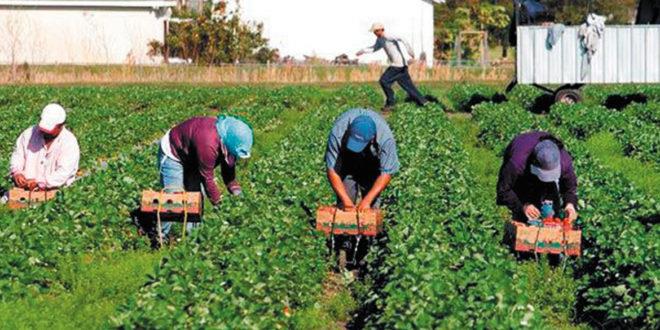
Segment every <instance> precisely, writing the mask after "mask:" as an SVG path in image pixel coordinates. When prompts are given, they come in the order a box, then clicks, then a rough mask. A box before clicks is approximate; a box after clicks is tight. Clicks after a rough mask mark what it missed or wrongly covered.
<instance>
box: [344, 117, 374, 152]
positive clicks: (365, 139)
mask: <svg viewBox="0 0 660 330" xmlns="http://www.w3.org/2000/svg"><path fill="white" fill-rule="evenodd" d="M375 136H376V123H375V122H374V120H373V119H371V118H369V116H364V115H362V116H358V117H356V118H355V119H353V122H352V123H351V124H350V125H349V126H348V142H347V143H346V147H347V148H348V150H350V151H352V152H361V151H362V150H364V148H365V147H366V146H367V144H369V141H371V140H372V139H373V138H374V137H375Z"/></svg>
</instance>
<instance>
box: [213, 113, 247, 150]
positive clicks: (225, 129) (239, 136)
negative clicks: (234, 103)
mask: <svg viewBox="0 0 660 330" xmlns="http://www.w3.org/2000/svg"><path fill="white" fill-rule="evenodd" d="M215 128H216V130H217V131H218V135H219V136H220V139H222V143H223V144H224V145H225V147H226V148H227V151H228V152H229V154H230V155H231V156H233V157H235V158H237V159H243V158H249V157H250V152H251V151H252V145H253V143H254V134H253V132H252V128H251V127H250V126H249V125H248V124H246V123H245V122H244V121H242V120H240V119H238V118H236V117H232V116H225V115H220V116H218V120H217V121H216V122H215Z"/></svg>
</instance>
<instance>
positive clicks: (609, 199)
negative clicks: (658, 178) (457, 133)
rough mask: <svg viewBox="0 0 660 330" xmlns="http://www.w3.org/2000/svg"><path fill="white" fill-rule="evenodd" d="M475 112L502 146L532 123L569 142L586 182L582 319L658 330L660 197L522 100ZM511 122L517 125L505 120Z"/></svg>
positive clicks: (580, 264) (578, 266)
mask: <svg viewBox="0 0 660 330" xmlns="http://www.w3.org/2000/svg"><path fill="white" fill-rule="evenodd" d="M507 107H509V109H508V111H507ZM553 111H554V110H553ZM608 111H609V110H608ZM498 117H499V118H498ZM474 118H475V120H476V121H477V123H478V125H479V127H480V130H481V131H482V135H481V136H480V138H481V139H482V142H483V143H484V144H486V145H489V146H491V147H493V148H494V149H495V150H502V149H503V148H504V147H505V146H506V144H507V143H508V142H509V141H510V139H511V138H512V137H513V136H515V135H517V134H519V133H521V132H523V131H525V130H529V129H539V128H544V127H545V128H546V129H550V130H551V131H552V132H553V133H555V134H556V135H557V136H559V137H560V138H562V139H563V140H564V142H565V144H566V145H567V146H568V150H569V151H570V153H571V154H572V156H573V160H574V165H575V167H576V171H577V174H578V177H579V182H580V186H579V191H578V193H579V196H580V199H581V200H580V203H579V206H580V210H579V212H580V213H581V219H580V221H581V223H582V226H583V255H582V257H581V258H580V259H578V260H577V262H576V263H575V264H574V273H575V276H576V279H577V290H576V297H577V303H576V308H577V317H578V319H579V320H583V321H587V322H590V323H592V324H594V325H595V326H599V327H627V328H629V327H642V326H643V327H647V328H656V327H657V326H658V317H657V306H658V303H659V301H658V298H657V297H658V296H659V295H658V290H659V287H658V283H657V272H658V267H657V260H659V259H658V258H659V257H660V255H659V254H660V245H659V243H658V242H660V241H659V239H660V237H659V234H660V232H659V231H658V227H657V225H655V224H654V221H655V220H653V219H657V214H658V212H659V210H660V203H659V202H658V201H657V200H656V199H655V197H654V196H649V195H645V194H644V193H642V192H640V191H639V190H638V189H637V188H636V187H634V186H633V185H632V184H631V183H630V182H629V181H627V180H626V179H625V176H623V175H620V174H619V173H618V172H616V171H614V170H612V169H606V168H604V167H603V166H602V165H601V164H600V163H599V162H598V161H597V159H596V158H594V157H593V155H591V154H590V153H589V152H588V151H587V149H585V147H584V145H583V144H582V143H581V142H579V141H578V140H576V139H575V138H574V137H573V134H572V133H571V132H570V131H569V130H566V129H565V128H564V127H553V125H552V123H551V122H547V121H545V120H544V119H543V117H538V118H536V120H533V119H530V118H529V117H525V116H524V115H523V113H522V112H521V110H520V109H519V108H518V107H517V106H516V105H513V104H509V105H499V106H488V105H484V106H480V107H479V109H478V110H477V112H476V113H475V117H474ZM571 119H572V120H580V117H578V116H572V117H568V115H566V116H565V117H562V121H561V122H562V123H566V122H567V121H569V120H571ZM507 121H513V122H515V123H516V125H504V124H503V123H506V122H507ZM585 127H589V125H587V126H585Z"/></svg>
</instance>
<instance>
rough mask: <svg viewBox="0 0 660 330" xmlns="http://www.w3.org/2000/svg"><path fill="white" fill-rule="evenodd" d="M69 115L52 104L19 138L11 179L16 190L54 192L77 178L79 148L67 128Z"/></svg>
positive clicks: (13, 156) (13, 154)
mask: <svg viewBox="0 0 660 330" xmlns="http://www.w3.org/2000/svg"><path fill="white" fill-rule="evenodd" d="M65 122H66V111H65V110H64V108H62V106H60V105H59V104H49V105H47V106H46V107H45V108H44V109H43V111H42V112H41V120H40V121H39V124H38V125H36V126H32V127H30V128H28V129H26V130H25V131H23V133H21V135H20V136H19V137H18V140H17V141H16V147H15V149H14V152H13V153H12V155H11V164H10V170H11V176H12V179H13V181H14V184H15V185H16V187H19V188H23V189H29V190H51V189H57V188H60V187H62V186H68V185H70V184H71V183H73V181H74V180H75V178H76V172H77V171H78V162H79V161H80V148H79V146H78V140H76V137H75V136H74V135H73V133H71V132H70V131H69V130H68V129H66V127H65V124H64V123H65Z"/></svg>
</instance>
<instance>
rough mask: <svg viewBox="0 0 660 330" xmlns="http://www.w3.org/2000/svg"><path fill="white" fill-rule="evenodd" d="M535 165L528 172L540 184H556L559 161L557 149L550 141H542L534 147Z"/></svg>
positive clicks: (559, 170) (559, 168)
mask: <svg viewBox="0 0 660 330" xmlns="http://www.w3.org/2000/svg"><path fill="white" fill-rule="evenodd" d="M534 156H535V157H536V164H538V166H537V165H532V166H531V169H530V171H531V172H532V174H534V175H536V176H537V177H538V178H539V180H541V181H542V182H556V181H558V180H559V177H560V176H561V161H560V154H559V147H558V146H557V144H556V143H554V142H552V141H550V140H544V141H541V142H539V143H537V144H536V146H535V147H534Z"/></svg>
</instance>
